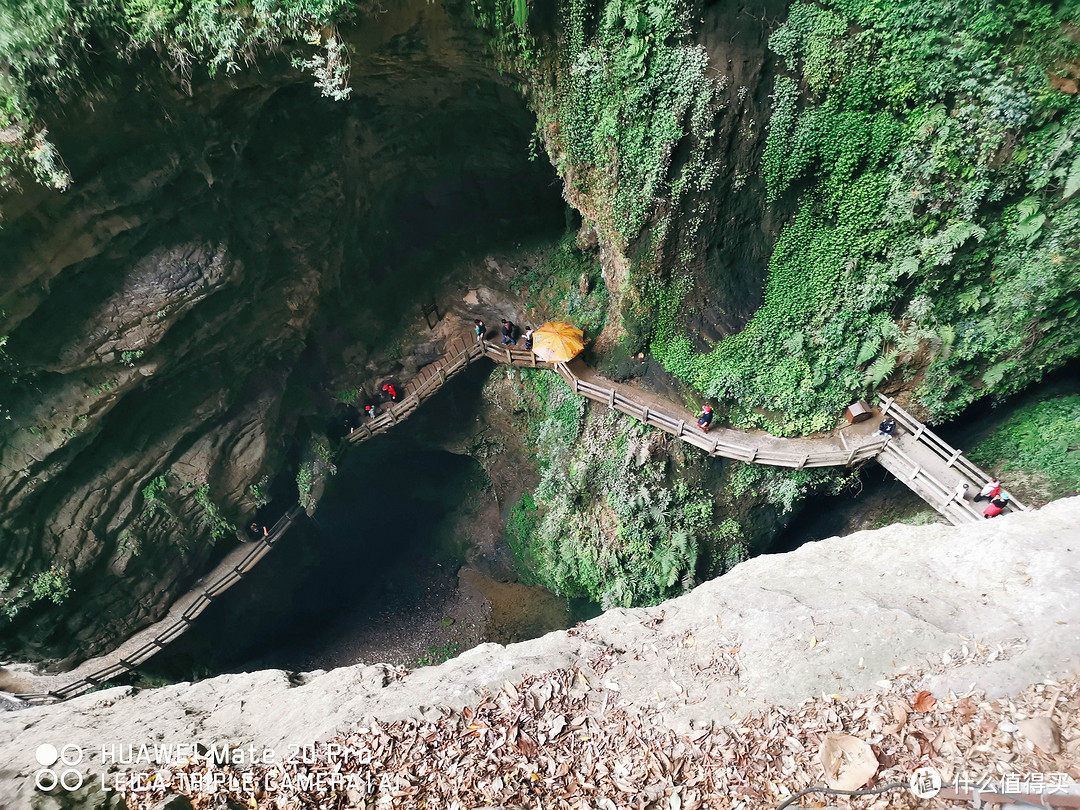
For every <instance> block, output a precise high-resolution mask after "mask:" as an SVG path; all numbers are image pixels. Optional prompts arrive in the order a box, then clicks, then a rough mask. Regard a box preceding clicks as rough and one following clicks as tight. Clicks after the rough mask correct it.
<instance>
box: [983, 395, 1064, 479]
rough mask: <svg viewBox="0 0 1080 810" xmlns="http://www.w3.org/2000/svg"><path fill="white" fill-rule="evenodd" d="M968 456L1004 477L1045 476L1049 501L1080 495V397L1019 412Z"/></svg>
mask: <svg viewBox="0 0 1080 810" xmlns="http://www.w3.org/2000/svg"><path fill="white" fill-rule="evenodd" d="M970 457H971V460H972V461H974V462H975V463H976V464H980V465H984V466H987V467H990V466H993V467H994V468H995V469H997V470H999V471H1000V474H1002V475H1005V474H1007V473H1009V472H1013V473H1017V472H1019V473H1025V474H1028V475H1036V476H1040V477H1041V476H1045V478H1046V479H1048V481H1049V487H1048V489H1049V492H1048V494H1049V496H1050V497H1051V498H1062V497H1066V496H1069V495H1076V494H1080V395H1075V394H1074V395H1071V396H1066V397H1059V398H1056V399H1051V400H1047V401H1046V402H1039V403H1036V404H1034V405H1028V406H1027V407H1024V408H1021V409H1020V410H1018V411H1017V412H1016V413H1015V414H1013V416H1012V417H1011V418H1010V419H1009V420H1008V421H1007V422H1005V424H1003V425H1001V426H1000V427H999V428H998V429H997V430H996V431H994V434H993V435H992V436H990V437H989V438H987V439H985V440H984V441H982V442H980V443H979V445H978V446H977V447H975V449H974V450H972V451H971V453H970Z"/></svg>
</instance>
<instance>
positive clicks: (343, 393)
mask: <svg viewBox="0 0 1080 810" xmlns="http://www.w3.org/2000/svg"><path fill="white" fill-rule="evenodd" d="M359 398H360V389H359V388H356V387H353V388H343V389H341V390H340V391H338V392H337V399H338V402H342V403H344V404H346V405H352V404H353V403H354V402H356V400H357V399H359Z"/></svg>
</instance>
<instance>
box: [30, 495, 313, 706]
mask: <svg viewBox="0 0 1080 810" xmlns="http://www.w3.org/2000/svg"><path fill="white" fill-rule="evenodd" d="M303 511H304V510H303V509H302V508H301V507H300V505H299V504H298V505H296V506H294V507H293V508H292V509H290V510H289V511H288V512H286V513H285V514H284V515H282V516H281V518H280V519H279V520H278V522H277V523H275V524H274V525H273V527H272V528H271V529H270V530H269V531H268V532H267V535H266V536H265V537H263V538H262V539H260V540H257V541H255V542H253V543H251V550H250V551H249V552H248V553H247V554H245V555H244V557H243V558H242V559H240V561H239V562H237V563H236V565H234V566H232V567H231V568H229V570H228V571H226V572H224V573H223V574H222V575H221V576H220V577H218V578H217V579H215V580H214V581H213V582H211V583H210V584H209V585H207V586H205V587H204V588H203V590H202V593H200V594H199V595H198V596H197V597H196V598H195V601H194V602H192V603H191V604H190V605H188V606H187V608H185V609H184V612H183V613H181V614H180V616H179V617H178V618H177V619H176V621H174V622H172V623H171V624H169V625H168V626H166V627H165V629H163V630H161V631H160V632H158V633H157V634H156V635H155V636H154V637H153V638H151V639H150V640H149V641H147V642H146V643H145V644H143V645H142V646H141V647H139V648H137V649H135V650H132V651H131V652H129V653H125V654H124V655H122V656H121V657H120V658H119V659H118V660H116V661H114V662H113V663H111V664H108V665H106V666H103V667H101V668H100V669H97V670H94V671H93V672H91V673H90V674H89V675H85V676H83V677H82V678H80V679H78V680H76V681H72V682H71V683H68V684H64V686H62V687H60V688H58V689H54V690H51V691H48V692H30V693H22V694H16V695H15V697H17V698H19V699H20V700H22V701H25V702H27V703H46V702H49V701H53V700H67V699H68V698H72V697H75V696H76V695H80V694H82V693H83V692H85V691H86V690H88V689H92V688H94V687H95V686H100V685H101V684H103V683H105V682H107V681H110V680H112V679H113V678H116V677H117V676H119V675H123V674H124V673H125V672H128V671H129V670H132V669H134V668H135V667H137V666H139V665H140V664H143V663H145V662H146V661H147V660H149V659H150V658H151V657H153V656H154V655H155V654H157V653H158V652H159V651H160V650H162V649H163V648H164V647H166V646H167V645H169V644H171V643H172V642H174V641H176V639H178V638H180V636H182V635H183V634H184V633H185V632H187V629H188V628H189V627H190V626H191V623H192V622H193V621H194V620H195V618H196V617H197V616H198V615H199V614H200V613H202V612H203V611H204V610H206V609H207V608H208V607H209V606H210V603H211V602H212V601H213V600H214V599H216V598H217V597H219V596H221V595H222V594H223V593H225V591H227V590H229V588H231V587H232V586H233V585H235V584H236V583H237V582H239V581H240V580H241V579H243V578H244V575H245V574H247V573H248V572H250V571H251V569H253V568H254V567H255V566H256V565H257V564H258V562H259V560H261V559H262V558H263V557H265V556H266V555H267V554H269V553H270V550H271V549H272V548H273V546H274V544H275V543H276V542H277V541H278V540H280V539H281V538H282V537H283V536H284V534H285V532H286V531H288V529H289V527H290V526H291V525H292V524H293V522H294V521H295V520H296V519H297V518H298V517H299V516H300V514H301V513H302V512H303Z"/></svg>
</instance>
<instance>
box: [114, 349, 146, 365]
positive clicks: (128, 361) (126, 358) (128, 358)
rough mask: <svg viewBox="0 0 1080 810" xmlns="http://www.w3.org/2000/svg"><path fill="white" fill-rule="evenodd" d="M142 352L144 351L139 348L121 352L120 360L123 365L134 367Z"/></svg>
mask: <svg viewBox="0 0 1080 810" xmlns="http://www.w3.org/2000/svg"><path fill="white" fill-rule="evenodd" d="M144 354H146V352H144V351H143V350H141V349H139V350H138V351H132V352H121V354H120V360H121V362H122V363H123V364H124V365H125V366H131V367H132V368H134V367H135V362H136V361H137V360H139V358H141V357H142V356H143V355H144Z"/></svg>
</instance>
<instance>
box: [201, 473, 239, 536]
mask: <svg viewBox="0 0 1080 810" xmlns="http://www.w3.org/2000/svg"><path fill="white" fill-rule="evenodd" d="M195 502H196V503H198V504H199V506H201V507H202V512H203V514H202V522H203V525H204V526H206V528H208V529H209V530H210V536H211V537H212V538H213V539H214V540H215V541H217V540H220V539H222V538H223V537H228V536H229V535H231V534H235V533H236V527H235V526H234V525H233V524H232V523H230V522H229V521H228V520H227V519H226V518H225V516H224V515H223V514H221V508H220V507H219V506H218V505H217V504H216V503H214V501H213V499H211V497H210V485H209V484H207V483H203V484H202V485H201V486H200V487H199V488H198V489H196V490H195Z"/></svg>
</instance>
